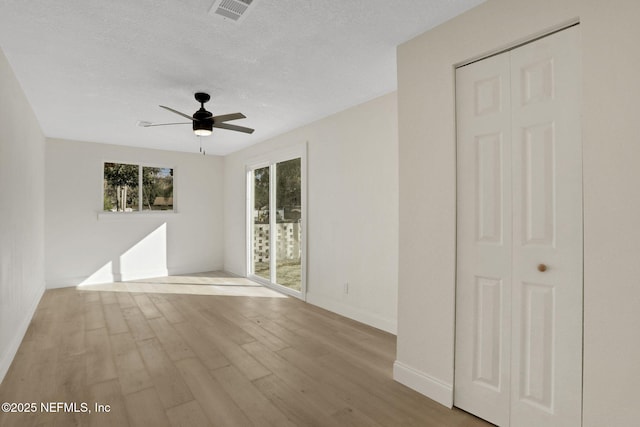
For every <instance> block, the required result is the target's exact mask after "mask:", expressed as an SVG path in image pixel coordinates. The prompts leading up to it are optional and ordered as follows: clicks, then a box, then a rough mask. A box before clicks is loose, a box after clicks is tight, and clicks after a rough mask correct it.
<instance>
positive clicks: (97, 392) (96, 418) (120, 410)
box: [88, 380, 129, 427]
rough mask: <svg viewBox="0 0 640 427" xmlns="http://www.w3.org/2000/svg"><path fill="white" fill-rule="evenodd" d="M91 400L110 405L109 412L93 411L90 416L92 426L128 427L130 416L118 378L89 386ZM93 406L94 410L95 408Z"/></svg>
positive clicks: (94, 402)
mask: <svg viewBox="0 0 640 427" xmlns="http://www.w3.org/2000/svg"><path fill="white" fill-rule="evenodd" d="M88 396H89V399H88V400H89V402H91V403H92V404H93V405H94V408H95V404H96V403H97V404H100V405H109V412H95V411H93V412H92V413H91V414H90V417H89V425H90V426H91V427H128V426H129V417H128V416H127V410H126V406H125V402H124V396H123V395H122V390H121V389H120V383H119V382H118V380H111V381H105V382H101V383H97V384H94V385H92V386H91V387H89V395H88ZM94 408H92V410H93V409H94Z"/></svg>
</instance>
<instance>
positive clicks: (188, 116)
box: [160, 105, 195, 120]
mask: <svg viewBox="0 0 640 427" xmlns="http://www.w3.org/2000/svg"><path fill="white" fill-rule="evenodd" d="M160 108H164V109H165V110H169V111H171V112H172V113H176V114H179V115H181V116H182V117H184V118H187V119H189V120H195V119H194V118H193V117H191V116H190V115H188V114H185V113H181V112H180V111H178V110H174V109H173V108H169V107H165V106H164V105H161V106H160Z"/></svg>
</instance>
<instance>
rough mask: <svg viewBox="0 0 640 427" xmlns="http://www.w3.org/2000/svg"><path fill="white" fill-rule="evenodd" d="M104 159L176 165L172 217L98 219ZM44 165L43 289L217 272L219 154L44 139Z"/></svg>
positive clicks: (220, 234)
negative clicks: (169, 275)
mask: <svg viewBox="0 0 640 427" xmlns="http://www.w3.org/2000/svg"><path fill="white" fill-rule="evenodd" d="M104 162H120V163H133V164H143V165H145V166H162V167H171V168H174V185H173V188H174V202H175V206H174V207H175V209H176V210H177V213H162V212H151V213H134V214H126V213H125V214H117V213H116V214H111V213H108V214H102V215H100V216H99V215H98V214H99V213H102V209H103V198H102V187H103V183H102V181H103V175H102V168H103V163H104ZM46 165H47V167H46V174H45V177H46V186H45V194H46V198H45V200H46V204H45V206H46V218H45V279H46V284H47V288H57V287H66V286H76V285H80V284H92V283H105V282H110V281H114V280H115V281H120V280H135V279H140V278H147V277H158V276H164V275H167V274H183V273H197V272H203V271H211V270H219V269H221V268H222V265H223V262H224V261H223V252H222V250H223V238H224V233H223V224H222V222H223V209H222V205H221V200H222V194H223V185H222V182H223V178H224V171H223V158H222V157H219V156H202V155H200V154H190V153H177V152H172V151H163V150H150V149H146V148H132V147H123V146H119V145H110V144H96V143H91V142H79V141H67V140H60V139H47V142H46ZM89 236H90V237H89Z"/></svg>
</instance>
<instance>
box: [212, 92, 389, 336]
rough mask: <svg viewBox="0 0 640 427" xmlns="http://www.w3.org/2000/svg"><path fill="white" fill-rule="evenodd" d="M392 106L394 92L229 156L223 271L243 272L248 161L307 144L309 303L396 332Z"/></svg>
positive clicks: (226, 173) (226, 163)
mask: <svg viewBox="0 0 640 427" xmlns="http://www.w3.org/2000/svg"><path fill="white" fill-rule="evenodd" d="M396 105H397V99H396V94H395V92H394V93H391V94H387V95H384V96H382V97H379V98H376V99H374V100H372V101H369V102H366V103H364V104H361V105H359V106H356V107H353V108H350V109H348V110H345V111H343V112H341V113H338V114H335V115H333V116H330V117H327V118H325V119H322V120H319V121H317V122H314V123H312V124H309V125H307V126H304V127H301V128H299V129H296V130H294V131H291V132H289V133H286V134H284V135H281V136H278V137H276V138H274V139H272V140H270V141H267V142H265V143H262V144H258V145H256V146H253V147H250V148H248V149H246V150H243V151H241V152H238V153H235V154H232V155H229V156H227V157H226V158H225V203H224V205H225V269H226V270H228V271H231V272H233V273H236V274H241V275H244V274H245V273H246V265H245V264H246V261H245V259H246V252H245V242H246V230H245V174H244V170H245V164H246V162H247V161H248V160H249V159H251V158H254V157H256V156H259V155H261V154H263V153H266V152H268V151H271V150H278V149H284V148H286V147H291V146H293V145H296V144H301V143H305V142H307V143H308V145H307V166H308V177H307V178H308V186H307V189H308V200H307V215H308V217H307V220H308V221H307V225H308V230H307V233H308V234H307V236H308V244H307V248H308V253H307V254H308V258H307V301H308V302H310V303H312V304H315V305H318V306H321V307H324V308H327V309H329V310H332V311H334V312H337V313H340V314H342V315H345V316H348V317H351V318H353V319H356V320H359V321H361V322H364V323H367V324H370V325H373V326H375V327H378V328H380V329H384V330H387V331H390V332H394V333H395V331H396V316H397V314H396V313H397V311H396V305H397V299H396V297H397V271H398V270H397V265H398V264H397V249H398V243H397V240H398V212H397V206H398V194H397V185H398V178H397V174H398V163H397V159H398V155H397V149H398V146H397V108H396ZM345 282H348V283H349V289H350V290H349V293H348V294H344V292H343V284H344V283H345Z"/></svg>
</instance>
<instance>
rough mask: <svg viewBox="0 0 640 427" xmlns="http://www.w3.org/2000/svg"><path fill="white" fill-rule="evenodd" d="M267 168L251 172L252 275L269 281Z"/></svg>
mask: <svg viewBox="0 0 640 427" xmlns="http://www.w3.org/2000/svg"><path fill="white" fill-rule="evenodd" d="M270 232H271V230H270V226H269V167H265V168H260V169H256V170H254V171H253V274H255V275H256V276H260V277H262V278H264V279H266V280H269V281H271V273H270V266H269V259H270V258H269V242H270Z"/></svg>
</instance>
